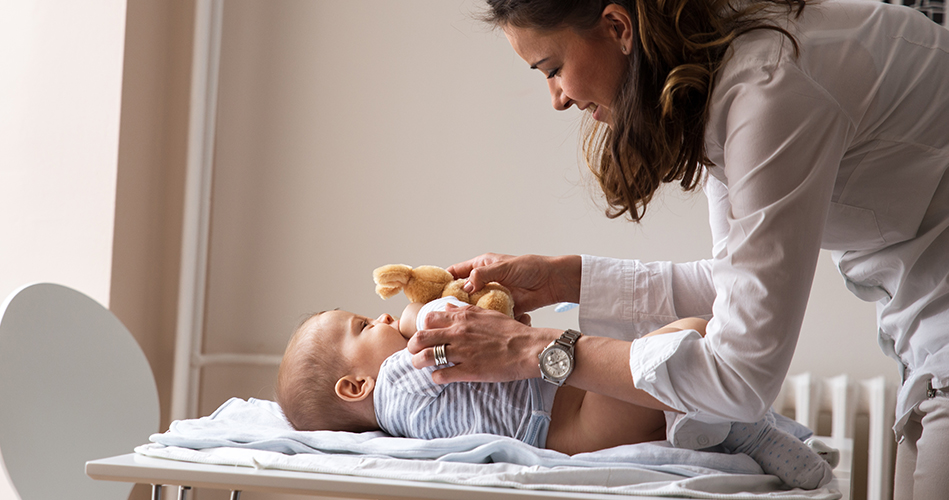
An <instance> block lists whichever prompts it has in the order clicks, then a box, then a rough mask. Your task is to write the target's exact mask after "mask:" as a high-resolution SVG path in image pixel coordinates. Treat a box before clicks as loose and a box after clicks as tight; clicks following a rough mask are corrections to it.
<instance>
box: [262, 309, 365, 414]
mask: <svg viewBox="0 0 949 500" xmlns="http://www.w3.org/2000/svg"><path fill="white" fill-rule="evenodd" d="M325 312H326V311H321V312H318V313H316V314H310V315H308V316H307V317H306V318H305V319H304V320H303V321H302V322H301V323H300V325H299V326H297V328H296V329H295V330H294V332H293V336H292V337H291V338H290V342H289V343H288V344H287V350H286V351H285V352H284V354H283V360H282V361H281V362H280V369H279V371H278V373H277V387H276V396H277V403H278V404H279V405H280V408H281V409H283V413H284V415H285V416H286V417H287V420H289V421H290V424H291V425H292V426H293V428H294V429H296V430H299V431H319V430H333V431H352V432H358V431H362V430H364V429H361V428H357V426H356V425H354V424H355V423H356V419H355V418H354V417H355V415H354V413H353V412H352V409H351V405H349V404H347V403H346V402H345V401H343V400H342V399H340V398H339V397H337V395H336V382H337V381H338V380H339V379H340V378H341V377H343V376H344V375H346V374H347V373H348V372H349V370H350V368H351V367H352V366H351V363H350V362H349V360H347V359H343V357H342V355H341V353H340V351H339V346H337V345H335V344H333V343H332V342H327V341H326V335H321V332H320V331H315V330H314V328H315V327H314V328H307V326H308V325H309V324H310V321H311V320H313V319H315V318H317V317H318V316H320V315H321V314H323V313H325Z"/></svg>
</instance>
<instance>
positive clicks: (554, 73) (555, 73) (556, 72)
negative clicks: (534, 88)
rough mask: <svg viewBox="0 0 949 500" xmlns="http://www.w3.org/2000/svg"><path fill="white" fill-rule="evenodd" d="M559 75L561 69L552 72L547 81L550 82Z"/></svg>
mask: <svg viewBox="0 0 949 500" xmlns="http://www.w3.org/2000/svg"><path fill="white" fill-rule="evenodd" d="M559 73H560V68H557V69H554V70H551V71H550V73H547V79H548V80H550V79H551V78H553V77H555V76H557V75H558V74H559Z"/></svg>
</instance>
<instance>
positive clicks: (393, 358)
mask: <svg viewBox="0 0 949 500" xmlns="http://www.w3.org/2000/svg"><path fill="white" fill-rule="evenodd" d="M448 303H454V304H456V305H460V306H464V305H466V304H464V303H462V302H460V301H458V300H457V299H455V298H454V297H445V298H442V299H438V300H435V301H432V302H429V303H428V304H419V303H411V304H409V305H408V306H407V307H406V309H405V311H404V312H403V314H402V318H401V320H399V319H396V318H393V317H392V316H390V315H388V314H383V315H382V316H380V317H378V318H377V319H375V320H373V319H370V318H367V317H364V316H359V315H356V314H353V313H350V312H346V311H339V310H334V311H327V312H322V313H318V314H315V315H313V316H311V317H309V318H308V319H307V320H305V321H304V322H303V324H302V325H301V326H300V327H299V328H297V330H296V332H295V333H294V335H293V337H292V338H291V339H290V342H289V344H288V346H287V350H286V352H285V354H284V357H283V361H282V362H281V364H280V370H279V374H278V380H277V402H278V403H279V404H280V406H281V407H282V409H283V411H284V414H285V415H286V417H287V419H288V420H289V421H290V423H291V424H292V425H293V426H294V428H296V429H297V430H337V431H350V432H362V431H372V430H382V431H384V432H386V433H388V434H389V435H392V436H401V437H411V438H420V439H434V438H440V437H451V436H458V435H462V434H473V433H490V434H496V435H502V436H508V437H513V438H515V439H518V440H520V441H523V442H525V443H528V444H530V445H533V446H536V447H540V448H549V449H553V450H556V451H560V452H562V453H566V454H569V455H573V454H576V453H582V452H588V451H596V450H601V449H606V448H610V447H613V446H619V445H623V444H634V443H641V442H646V441H657V440H663V439H665V437H666V419H665V415H664V413H663V412H662V411H659V410H652V409H648V408H643V407H640V406H636V405H633V404H629V403H626V402H623V401H620V400H617V399H614V398H611V397H608V396H603V395H601V394H597V393H593V392H587V391H583V390H580V389H577V388H575V387H571V386H567V385H564V386H560V387H558V386H556V385H553V384H550V383H547V382H545V381H543V380H542V379H540V378H536V379H529V380H519V381H513V382H500V383H480V382H457V383H451V384H445V385H438V384H435V383H434V382H432V378H431V373H432V371H433V370H435V367H429V368H425V369H421V370H417V369H415V368H414V367H413V366H412V362H411V355H410V354H409V353H408V351H407V350H406V345H407V344H408V339H410V338H411V337H412V335H414V334H415V332H416V331H417V330H418V329H419V328H420V325H424V319H425V316H426V315H427V314H428V313H429V312H431V311H434V310H444V308H445V306H446V304H448ZM704 328H705V321H704V320H701V319H695V318H690V319H685V320H680V321H677V322H674V323H671V324H670V325H669V326H667V327H665V328H662V329H660V330H657V331H655V332H653V333H651V334H650V335H655V334H661V333H665V332H670V331H678V330H684V329H692V330H696V331H698V332H699V333H704ZM772 423H773V422H771V421H769V420H768V419H765V420H762V421H760V422H757V423H754V424H734V425H732V429H731V432H730V433H729V435H728V437H726V439H725V441H724V442H723V443H722V445H723V446H724V448H725V449H726V450H728V451H731V452H741V453H745V454H747V455H749V456H751V457H752V458H753V459H755V460H756V461H757V462H758V463H759V464H760V465H761V466H762V469H764V471H765V472H767V473H770V474H774V475H776V476H778V477H780V478H781V479H782V480H783V481H784V482H785V483H787V484H789V485H791V486H796V487H801V488H805V489H813V488H817V487H819V486H822V485H824V484H826V483H827V482H828V481H830V479H831V478H832V472H831V468H830V466H829V465H828V464H827V463H826V462H825V461H824V460H823V459H822V458H820V456H818V455H817V454H816V453H814V452H813V451H812V450H811V449H810V448H808V447H807V445H805V444H804V443H802V442H801V441H800V440H799V439H797V438H796V437H794V436H792V435H791V434H789V433H787V432H785V431H783V430H780V429H778V428H776V427H774V426H773V425H771V424H772ZM776 453H777V454H779V455H780V456H784V457H793V459H791V460H785V459H782V460H781V461H780V463H779V462H777V461H776V460H775V456H774V455H775V454H776Z"/></svg>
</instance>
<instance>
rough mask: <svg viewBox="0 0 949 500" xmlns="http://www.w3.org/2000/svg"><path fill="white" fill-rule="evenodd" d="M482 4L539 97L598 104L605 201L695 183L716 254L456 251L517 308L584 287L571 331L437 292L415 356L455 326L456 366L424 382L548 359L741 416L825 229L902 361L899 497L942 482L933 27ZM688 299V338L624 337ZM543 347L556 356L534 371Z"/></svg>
mask: <svg viewBox="0 0 949 500" xmlns="http://www.w3.org/2000/svg"><path fill="white" fill-rule="evenodd" d="M489 4H490V7H491V9H490V13H489V15H488V16H487V17H488V19H489V20H490V21H491V22H493V23H495V24H496V25H497V26H499V27H501V28H502V29H503V30H504V32H505V34H506V35H507V37H508V40H509V41H510V43H511V45H512V47H513V48H514V50H515V51H516V52H517V53H518V54H519V55H520V56H521V57H522V58H523V59H524V60H525V61H526V62H527V63H528V65H529V66H530V67H531V68H533V69H537V70H540V71H542V72H543V74H544V76H545V77H546V79H547V82H548V86H549V89H550V93H551V97H552V100H553V105H554V107H555V108H556V109H558V110H563V109H567V108H569V107H571V106H577V107H578V108H580V109H585V110H587V111H589V112H590V116H592V118H593V119H594V120H596V122H597V124H599V125H601V126H600V127H596V126H594V127H593V130H592V131H590V132H589V133H588V134H587V136H586V138H585V141H584V143H585V153H586V156H587V161H588V163H589V164H590V167H591V169H592V170H593V172H594V174H595V176H596V178H597V179H598V181H599V184H600V187H601V188H602V191H603V193H604V195H605V197H606V200H607V202H608V203H609V210H608V211H607V215H608V216H610V217H618V216H622V215H626V216H627V217H629V218H631V219H633V220H638V219H639V218H640V217H641V216H642V214H643V212H644V210H645V209H646V207H647V205H648V203H649V201H650V200H651V198H652V196H653V194H654V193H655V192H656V189H657V188H658V186H659V185H660V184H661V183H663V182H673V181H676V182H679V183H680V184H681V185H682V186H683V187H685V188H686V189H692V188H694V187H696V186H697V185H700V184H701V185H704V189H705V190H706V194H707V195H708V199H709V203H710V219H711V226H712V238H713V242H714V245H713V258H712V259H710V260H708V261H704V262H695V263H688V264H675V265H673V264H667V263H642V262H638V261H620V260H614V259H605V258H597V257H591V256H582V257H581V256H563V257H539V256H521V257H510V256H500V255H492V254H489V255H483V256H481V257H477V258H475V259H472V260H470V261H467V262H464V263H460V264H456V265H455V266H453V267H452V268H450V269H449V270H450V271H451V272H452V273H453V274H455V275H456V276H459V277H468V285H469V287H470V289H472V290H477V289H479V288H480V287H481V286H483V284H484V283H486V282H488V281H499V282H501V283H502V284H504V285H505V286H507V287H509V288H511V289H512V292H513V293H514V296H515V297H514V298H515V302H516V304H517V310H516V311H515V312H516V313H517V314H521V313H524V312H527V311H530V310H533V309H536V308H538V307H542V306H545V305H549V304H553V303H557V302H579V303H580V304H581V312H580V326H581V330H582V331H583V335H582V336H580V337H579V338H576V333H573V334H571V335H570V336H564V335H562V332H560V331H558V330H552V329H541V328H531V327H529V326H526V325H524V324H522V323H519V322H517V321H514V320H511V319H505V318H502V317H500V315H496V314H491V313H489V312H486V311H481V310H477V309H475V308H462V309H453V310H449V311H446V312H444V313H440V314H438V315H434V316H433V317H432V318H430V319H429V323H428V324H427V327H428V329H427V330H424V331H422V332H419V334H417V335H416V336H415V337H414V338H413V340H412V341H411V342H410V344H409V349H410V351H412V352H413V353H415V357H414V364H415V366H416V367H423V366H431V365H434V353H433V351H434V349H433V348H434V346H439V345H447V349H446V351H445V352H447V358H448V361H450V362H453V363H455V366H453V367H449V368H444V369H441V370H438V371H436V372H435V375H434V377H435V380H436V382H440V383H445V382H450V381H457V380H485V381H486V380H513V379H521V378H528V377H536V376H538V371H539V370H540V371H541V372H542V373H544V372H545V371H546V372H550V373H545V376H547V377H548V378H551V379H552V380H553V381H554V382H557V383H564V382H566V383H568V384H570V385H574V386H576V387H579V388H581V389H585V390H588V391H594V392H599V393H603V394H607V395H610V396H613V397H617V398H620V399H624V400H626V401H629V402H633V403H637V404H640V405H643V406H647V407H651V408H660V409H666V410H668V409H671V410H675V411H678V412H681V413H683V414H685V415H686V416H687V417H689V418H691V419H693V420H694V421H699V422H707V423H713V424H714V423H716V422H724V421H728V420H739V421H748V422H751V421H755V420H757V419H758V418H760V417H761V416H762V415H763V414H764V413H765V412H766V411H767V409H768V407H769V406H770V405H771V403H772V402H773V400H774V399H775V397H776V396H777V393H778V390H779V388H780V386H781V383H782V380H783V379H784V377H785V375H786V373H787V369H788V366H789V364H790V361H791V357H792V355H793V352H794V347H795V345H796V343H797V338H798V333H799V330H800V327H801V322H802V318H803V316H804V309H805V305H806V303H807V297H808V293H809V291H810V286H811V281H812V276H813V273H814V269H815V265H816V261H817V258H818V254H819V250H820V248H826V249H830V250H833V251H834V252H833V256H834V260H835V261H836V263H837V266H838V268H839V269H840V271H841V273H842V274H843V275H844V277H845V279H846V282H847V286H848V288H850V289H851V290H852V291H853V292H854V293H855V294H856V295H857V296H858V297H860V298H862V299H864V300H868V301H875V302H877V304H878V308H877V310H878V322H879V340H880V344H881V346H883V349H884V351H885V352H886V353H887V354H888V355H890V356H891V357H893V358H894V359H896V360H897V361H898V362H899V363H900V368H901V370H902V372H901V373H902V375H903V385H902V387H901V390H900V392H899V396H898V401H897V415H896V416H897V424H896V427H895V430H896V433H897V436H898V437H899V439H900V443H901V444H900V446H899V451H898V464H897V478H896V485H895V487H896V491H897V497H898V498H911V497H913V496H915V497H916V498H938V497H940V496H941V495H942V494H944V493H945V491H949V474H945V471H946V470H949V455H947V454H946V453H945V451H944V450H946V449H949V397H947V392H946V391H945V390H943V389H945V388H947V387H949V346H947V338H949V175H946V171H947V166H949V32H946V31H945V30H943V29H942V28H940V27H938V26H937V25H935V24H934V23H932V22H930V21H929V20H927V19H926V18H925V17H924V16H922V15H921V14H919V13H917V12H915V11H912V10H910V9H907V8H904V7H895V6H890V5H886V4H882V3H876V2H865V1H863V0H823V1H814V2H807V3H806V5H805V3H804V1H803V0H774V1H773V2H769V1H762V0H750V1H744V2H736V3H734V4H731V5H729V4H727V0H666V1H656V0H641V1H640V0H624V1H615V2H610V1H608V0H592V1H586V2H584V1H579V0H577V1H565V0H564V1H557V2H551V1H548V2H543V1H529V0H490V1H489ZM706 174H707V175H706ZM687 316H702V317H705V318H710V322H709V324H708V329H707V332H708V334H707V336H706V337H705V338H704V339H703V338H701V337H699V336H698V335H695V334H694V332H682V333H680V334H672V335H666V336H660V337H650V338H642V339H636V340H633V341H632V342H630V341H629V339H633V338H635V337H636V336H637V332H639V331H643V330H647V329H649V328H653V327H655V326H656V325H655V322H656V321H661V322H668V321H672V320H674V319H676V318H681V317H687ZM609 337H616V338H618V339H619V340H617V339H613V338H609ZM557 339H561V340H560V343H559V344H554V345H551V343H552V342H554V341H556V340H557ZM624 339H625V340H624ZM555 347H556V348H557V349H559V350H560V351H565V352H561V353H559V354H558V353H554V354H557V355H558V356H559V358H556V359H559V360H560V361H559V362H557V363H549V364H548V366H547V367H546V368H545V369H541V368H540V367H539V366H538V355H539V354H541V353H542V352H545V353H546V355H551V352H552V351H551V349H554V348H555ZM555 350H556V349H555ZM570 351H573V354H575V358H573V360H572V361H571V358H570V356H569V354H570ZM557 368H563V370H562V371H561V372H560V373H556V369H557ZM571 369H572V372H571V371H570V370H571Z"/></svg>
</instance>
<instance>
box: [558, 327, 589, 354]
mask: <svg viewBox="0 0 949 500" xmlns="http://www.w3.org/2000/svg"><path fill="white" fill-rule="evenodd" d="M582 335H583V334H582V333H580V332H578V331H576V330H573V329H567V330H565V331H564V332H563V333H562V334H560V338H558V339H557V340H555V341H554V343H556V344H560V345H562V346H564V347H566V348H567V349H569V350H570V352H573V350H574V346H575V345H577V340H579V339H580V337H581V336H582Z"/></svg>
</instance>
